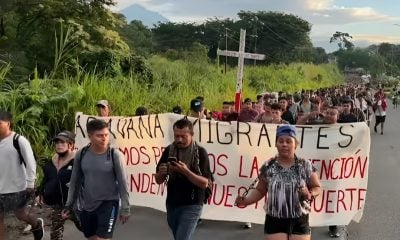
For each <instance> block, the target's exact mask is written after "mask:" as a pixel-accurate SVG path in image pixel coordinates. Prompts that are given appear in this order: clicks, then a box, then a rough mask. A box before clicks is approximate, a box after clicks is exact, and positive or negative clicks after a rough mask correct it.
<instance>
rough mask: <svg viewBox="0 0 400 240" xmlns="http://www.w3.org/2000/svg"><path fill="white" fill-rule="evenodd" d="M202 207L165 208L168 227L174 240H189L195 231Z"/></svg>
mask: <svg viewBox="0 0 400 240" xmlns="http://www.w3.org/2000/svg"><path fill="white" fill-rule="evenodd" d="M202 209H203V205H187V206H179V207H170V206H167V221H168V226H169V228H170V229H171V231H172V234H173V235H174V239H175V240H190V239H191V238H192V235H193V233H194V230H195V229H196V225H197V221H198V220H199V218H200V215H201V212H202Z"/></svg>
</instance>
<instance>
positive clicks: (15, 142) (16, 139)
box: [13, 133, 26, 167]
mask: <svg viewBox="0 0 400 240" xmlns="http://www.w3.org/2000/svg"><path fill="white" fill-rule="evenodd" d="M20 136H21V135H19V134H18V133H15V134H14V137H13V145H14V148H15V150H17V153H18V156H19V162H20V164H21V165H22V164H24V166H25V167H26V162H25V159H24V157H23V156H22V152H21V147H20V145H19V137H20Z"/></svg>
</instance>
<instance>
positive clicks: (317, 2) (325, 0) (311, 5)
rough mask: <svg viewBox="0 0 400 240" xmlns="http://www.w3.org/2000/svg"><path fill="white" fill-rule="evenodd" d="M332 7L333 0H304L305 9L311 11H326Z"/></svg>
mask: <svg viewBox="0 0 400 240" xmlns="http://www.w3.org/2000/svg"><path fill="white" fill-rule="evenodd" d="M332 5H333V0H306V2H305V6H306V9H309V10H313V11H320V10H326V9H328V8H329V7H331V6H332Z"/></svg>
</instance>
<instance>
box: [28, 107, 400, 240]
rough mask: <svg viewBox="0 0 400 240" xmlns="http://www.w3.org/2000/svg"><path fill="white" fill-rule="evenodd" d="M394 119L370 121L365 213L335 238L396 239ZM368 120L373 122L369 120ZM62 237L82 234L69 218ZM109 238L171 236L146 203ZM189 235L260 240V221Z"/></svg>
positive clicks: (323, 235) (317, 234) (319, 237)
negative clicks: (379, 124)
mask: <svg viewBox="0 0 400 240" xmlns="http://www.w3.org/2000/svg"><path fill="white" fill-rule="evenodd" d="M399 119H400V109H397V110H393V109H392V107H391V106H390V109H389V110H388V116H387V119H386V126H385V132H384V135H381V134H380V133H379V132H378V133H374V131H373V126H371V140H372V141H371V155H370V167H369V180H368V193H367V199H366V205H365V210H364V216H363V218H362V220H361V222H360V223H355V222H352V223H351V224H350V225H349V226H347V227H346V228H345V229H342V236H341V237H340V238H336V239H351V240H378V239H380V240H399V239H400V227H399V223H400V211H399V210H400V206H399V203H400V184H399V183H400V174H399V173H398V172H399V169H400V137H399V136H400V135H399V133H400V121H399ZM373 123H374V121H372V123H371V124H373ZM47 237H48V236H47ZM21 239H22V238H21ZM27 239H29V238H27ZM46 239H49V238H46ZM64 239H65V240H78V239H84V238H83V235H82V234H81V233H80V232H78V231H77V230H76V229H75V228H74V227H73V225H72V224H71V223H67V224H66V229H65V238H64ZM113 239H117V240H132V239H144V240H147V239H148V240H153V239H154V240H155V239H157V240H158V239H166V240H168V239H172V237H171V234H170V232H169V229H168V226H167V223H166V217H165V213H162V212H159V211H156V210H153V209H149V208H143V207H135V209H134V213H133V215H132V217H131V219H130V220H129V222H128V223H127V224H125V225H119V224H118V225H117V227H116V231H115V234H114V238H113ZM193 239H194V240H204V239H206V240H214V239H215V240H219V239H230V240H247V239H264V236H263V225H257V224H253V227H252V228H251V229H242V227H241V223H238V222H222V221H210V220H204V222H203V223H202V224H201V225H199V226H198V227H197V229H196V232H195V235H194V238H193ZM312 239H313V240H325V239H331V238H330V237H329V236H328V229H327V227H319V228H313V229H312Z"/></svg>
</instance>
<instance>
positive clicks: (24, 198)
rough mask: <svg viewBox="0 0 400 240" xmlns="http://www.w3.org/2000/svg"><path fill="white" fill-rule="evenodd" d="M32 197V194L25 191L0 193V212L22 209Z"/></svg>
mask: <svg viewBox="0 0 400 240" xmlns="http://www.w3.org/2000/svg"><path fill="white" fill-rule="evenodd" d="M32 198H33V196H32V194H30V193H28V192H27V191H22V192H16V193H6V194H0V214H5V213H11V212H14V211H15V210H19V209H22V208H24V207H26V206H27V205H28V203H29V201H30V200H32Z"/></svg>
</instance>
